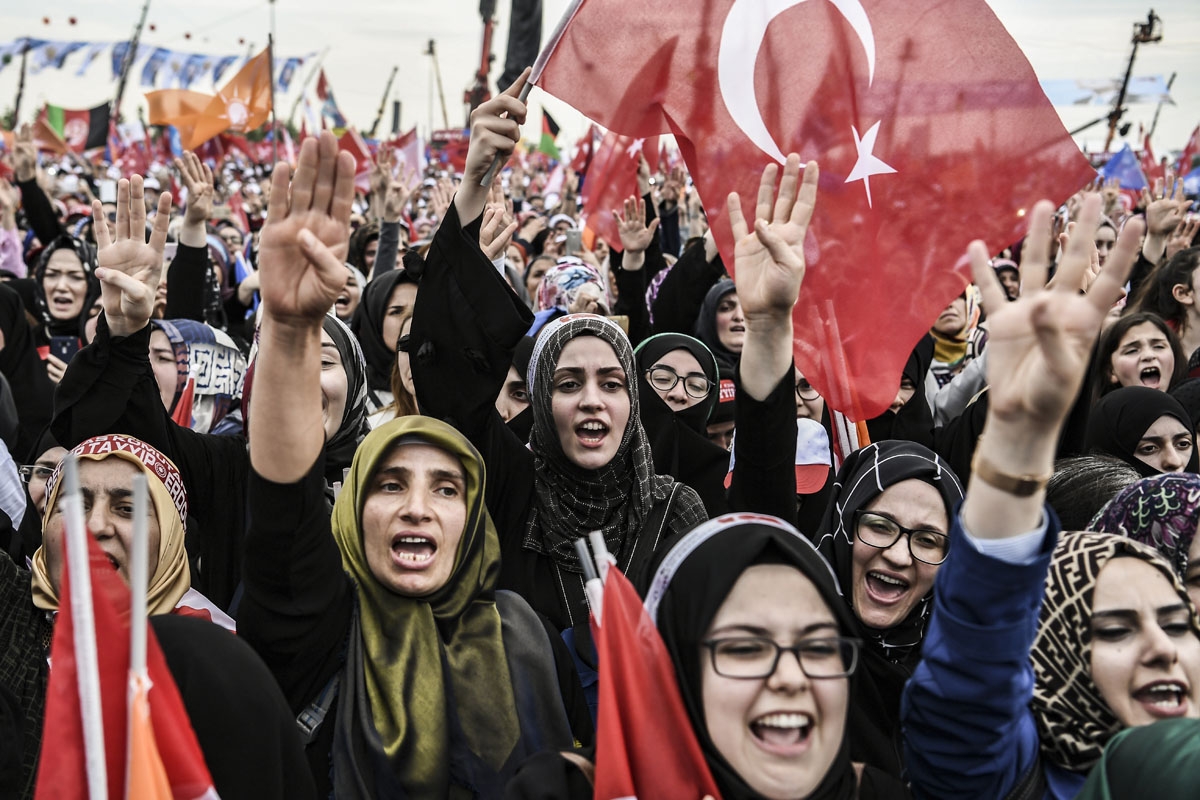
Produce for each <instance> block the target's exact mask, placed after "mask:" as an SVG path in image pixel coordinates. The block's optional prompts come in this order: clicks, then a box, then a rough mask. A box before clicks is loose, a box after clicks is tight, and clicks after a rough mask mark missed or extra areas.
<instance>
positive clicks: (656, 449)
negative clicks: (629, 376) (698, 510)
mask: <svg viewBox="0 0 1200 800" xmlns="http://www.w3.org/2000/svg"><path fill="white" fill-rule="evenodd" d="M673 350H686V351H687V352H689V353H691V354H692V355H693V356H694V357H695V359H696V360H697V361H698V362H700V369H701V370H703V372H704V375H705V377H707V378H708V379H709V380H710V381H712V382H713V387H712V389H711V390H710V391H709V393H708V396H707V397H705V398H704V399H703V400H701V401H700V402H699V403H696V404H695V405H694V406H690V407H688V408H685V409H683V410H681V411H675V410H674V409H672V408H671V407H670V406H668V405H667V403H666V401H665V400H663V399H662V398H661V397H659V395H658V392H656V391H655V390H654V387H653V386H651V385H650V382H649V381H647V380H646V371H647V370H649V369H650V368H651V367H652V366H654V364H655V363H657V362H658V360H659V359H660V358H662V357H663V356H665V355H666V354H667V353H670V352H671V351H673ZM634 355H635V357H636V358H637V373H638V374H637V382H638V395H639V396H640V397H641V408H640V412H639V413H640V416H641V418H642V427H643V428H645V429H646V437H647V438H648V439H649V440H650V453H651V455H652V456H653V457H654V471H655V472H657V473H659V474H660V475H674V476H675V479H676V480H680V481H683V482H684V483H686V484H687V485H688V486H691V487H692V488H693V489H695V490H696V492H697V493H698V494H699V495H700V499H701V500H703V501H704V507H705V508H706V509H707V510H708V514H709V516H716V515H717V514H722V513H724V512H725V510H726V509H727V508H728V504H727V503H726V502H725V474H726V473H727V472H728V471H729V451H728V450H726V449H725V448H723V447H721V446H719V445H716V444H714V443H713V442H711V441H709V438H708V435H707V434H708V430H707V423H708V417H709V415H710V414H711V413H712V410H713V408H714V407H715V406H716V405H717V400H718V395H719V394H720V378H721V376H720V373H719V372H718V371H717V360H716V359H715V358H714V357H713V354H712V353H711V352H710V351H709V349H708V348H707V347H705V346H704V344H703V343H702V342H700V341H699V340H698V339H694V338H692V337H691V336H685V335H684V334H682V333H660V334H658V335H657V336H651V337H650V338H649V339H647V340H646V341H644V342H642V343H641V344H640V345H638V347H637V350H635V351H634Z"/></svg>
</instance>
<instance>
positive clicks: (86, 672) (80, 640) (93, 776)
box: [59, 455, 108, 800]
mask: <svg viewBox="0 0 1200 800" xmlns="http://www.w3.org/2000/svg"><path fill="white" fill-rule="evenodd" d="M63 480H64V484H63V488H64V495H63V497H62V498H60V500H59V508H60V509H61V510H62V515H63V521H64V524H65V527H66V540H67V570H68V573H67V574H68V576H69V579H70V582H71V598H70V602H71V616H72V624H73V627H74V632H75V636H74V639H75V641H74V645H75V663H76V667H77V677H78V682H79V712H80V715H81V718H82V721H83V743H84V747H83V752H84V766H85V768H86V770H87V783H88V797H89V798H90V800H107V797H108V767H107V761H106V759H105V755H104V712H103V709H102V707H101V703H100V656H99V652H98V650H97V646H96V617H95V609H94V608H93V607H92V573H91V568H90V565H89V563H88V562H89V561H90V560H91V559H90V558H89V552H88V541H87V537H88V532H87V527H86V524H85V523H84V517H83V496H82V492H81V491H80V489H79V464H78V462H77V461H76V459H75V457H74V456H71V455H68V456H67V457H66V459H65V461H64V464H63Z"/></svg>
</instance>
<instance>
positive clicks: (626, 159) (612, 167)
mask: <svg viewBox="0 0 1200 800" xmlns="http://www.w3.org/2000/svg"><path fill="white" fill-rule="evenodd" d="M646 148H651V150H652V151H653V152H654V153H657V152H658V137H657V136H652V137H649V138H646V139H634V138H633V137H631V136H621V135H619V134H616V133H613V132H612V131H609V132H608V133H606V134H605V135H604V139H603V140H602V141H601V142H600V146H599V147H598V148H596V154H595V156H594V157H593V158H592V163H591V164H590V165H589V167H588V171H587V177H586V179H585V180H584V182H583V188H582V189H581V190H580V192H581V194H582V196H583V209H584V211H585V212H586V213H587V227H588V228H590V229H591V230H593V231H595V233H596V235H597V236H599V237H600V238H601V239H603V240H604V241H606V242H608V244H609V246H610V247H615V248H617V249H618V250H619V249H621V235H620V232H619V230H618V227H617V218H616V217H615V216H613V213H612V212H613V209H618V210H619V209H621V208H623V207H624V205H625V199H626V198H627V197H630V196H637V194H638V182H637V173H638V163H639V158H638V157H639V156H640V155H641V154H642V153H643V151H644V150H645V149H646Z"/></svg>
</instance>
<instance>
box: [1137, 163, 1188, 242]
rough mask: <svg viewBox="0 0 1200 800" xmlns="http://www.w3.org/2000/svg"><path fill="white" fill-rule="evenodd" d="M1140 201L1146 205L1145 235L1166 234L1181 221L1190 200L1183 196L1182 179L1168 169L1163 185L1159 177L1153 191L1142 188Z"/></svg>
mask: <svg viewBox="0 0 1200 800" xmlns="http://www.w3.org/2000/svg"><path fill="white" fill-rule="evenodd" d="M1142 203H1143V204H1144V205H1145V206H1146V235H1147V236H1151V235H1154V236H1166V235H1167V234H1169V233H1171V231H1173V230H1175V229H1176V228H1177V227H1179V223H1181V222H1183V213H1184V212H1185V211H1187V207H1188V206H1190V205H1191V204H1192V201H1191V200H1188V199H1187V198H1186V197H1184V196H1183V181H1181V180H1176V179H1175V176H1174V175H1173V174H1172V173H1171V171H1170V170H1168V171H1167V179H1166V181H1165V185H1164V181H1163V179H1162V178H1159V179H1158V180H1156V181H1155V182H1154V191H1150V190H1149V189H1142Z"/></svg>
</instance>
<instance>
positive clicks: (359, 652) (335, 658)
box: [242, 133, 586, 798]
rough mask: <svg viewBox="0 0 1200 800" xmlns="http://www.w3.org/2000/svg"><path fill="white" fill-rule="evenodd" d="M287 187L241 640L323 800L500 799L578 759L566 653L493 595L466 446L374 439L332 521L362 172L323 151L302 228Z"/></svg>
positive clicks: (433, 433)
mask: <svg viewBox="0 0 1200 800" xmlns="http://www.w3.org/2000/svg"><path fill="white" fill-rule="evenodd" d="M330 162H332V163H330ZM335 165H336V166H335ZM289 172H290V170H289V169H288V168H287V167H286V166H282V167H279V168H277V169H276V171H275V173H274V174H273V176H272V180H273V184H272V190H271V205H270V207H269V210H268V220H269V221H268V223H267V225H266V226H265V227H264V228H263V235H262V250H261V256H260V270H261V274H262V303H263V308H264V315H263V322H262V329H261V336H260V343H259V354H258V360H257V363H256V371H257V376H256V380H257V381H258V382H259V383H258V387H257V388H256V390H255V392H254V394H253V395H252V397H251V410H252V413H253V415H254V416H255V417H257V416H259V415H263V416H264V417H265V418H269V419H271V420H273V422H274V424H271V425H262V426H258V425H253V424H252V425H251V427H250V443H251V444H250V456H251V462H252V466H253V473H252V475H251V478H250V490H249V492H250V506H251V519H252V523H251V528H250V531H249V534H248V537H247V539H248V541H247V554H246V567H245V576H246V598H245V601H244V604H243V612H242V613H243V618H244V620H245V622H244V626H243V633H244V635H245V637H246V639H247V640H248V641H250V642H251V644H252V645H253V646H254V647H255V649H256V650H258V651H259V653H260V654H262V655H263V657H264V660H265V661H266V662H267V663H268V664H270V665H271V666H272V669H273V671H274V673H275V676H276V678H277V679H278V680H279V682H280V685H281V686H282V687H283V689H284V694H285V695H286V696H287V698H288V700H289V703H290V704H291V706H292V708H293V710H294V711H301V710H304V709H305V708H306V706H309V705H310V704H312V706H311V707H310V708H309V711H308V712H307V714H306V719H308V720H310V722H309V725H308V727H309V730H310V739H311V740H312V741H311V743H310V746H309V755H310V765H311V766H312V768H313V775H314V779H315V780H316V781H317V783H318V788H319V791H320V792H321V793H327V792H329V791H330V790H332V791H333V793H334V796H337V797H346V798H352V797H363V798H366V797H429V798H442V797H481V798H488V797H499V796H500V792H501V790H502V788H503V785H504V782H505V781H506V780H507V777H508V776H509V775H510V774H511V773H512V772H513V771H514V770H515V768H516V765H517V764H518V763H519V762H520V761H521V760H523V759H524V758H526V757H528V756H529V755H531V754H532V753H534V752H536V751H537V750H539V749H542V748H555V749H561V748H564V747H569V746H571V744H572V741H573V735H572V729H571V726H570V718H569V716H568V710H567V705H566V703H565V702H564V699H563V693H562V691H563V690H562V689H561V688H560V684H559V677H558V675H559V673H558V664H557V662H556V661H555V652H554V641H555V640H556V638H557V637H553V636H552V634H551V632H550V631H548V630H547V629H546V627H545V626H544V625H543V624H542V622H541V621H540V620H539V619H538V617H537V616H536V615H535V614H534V613H533V611H532V610H531V609H530V608H529V606H528V605H527V604H526V603H524V602H523V601H522V600H521V599H520V598H518V597H515V596H513V595H510V594H506V593H497V592H496V587H497V580H498V577H499V572H500V561H499V559H500V549H501V548H500V542H499V539H498V537H497V535H496V530H495V528H494V526H493V525H492V523H491V519H490V517H489V516H488V513H487V509H486V507H485V505H484V493H485V490H486V484H487V481H486V478H485V471H484V465H483V461H482V459H481V458H480V456H479V454H478V452H477V451H476V450H475V449H474V448H473V447H472V446H471V444H470V443H469V442H468V441H467V440H466V439H465V438H464V437H463V436H462V435H461V434H459V433H458V432H457V431H455V430H454V429H453V428H451V427H450V426H448V425H446V424H444V423H441V422H438V421H436V420H431V419H428V418H424V417H405V418H402V419H398V420H395V421H393V422H390V423H387V424H386V425H384V426H382V427H381V428H379V429H377V430H375V431H374V432H372V433H371V434H370V435H368V436H367V438H366V439H365V440H364V441H363V443H362V445H361V446H360V447H359V449H358V452H357V453H356V454H355V458H354V462H353V464H352V466H351V468H350V471H349V473H348V474H347V476H346V481H345V485H344V486H343V488H342V490H341V492H340V494H339V495H338V499H337V502H336V503H335V505H334V509H333V517H332V520H331V519H330V516H329V509H328V505H327V504H326V501H325V499H324V493H323V492H322V491H321V489H322V486H323V483H324V470H323V455H322V451H323V448H324V437H323V435H322V434H321V432H320V425H319V420H320V419H321V414H322V410H321V405H320V403H319V402H317V392H316V389H317V387H318V384H319V377H320V372H321V366H320V354H321V319H322V315H323V314H324V310H325V309H327V308H329V306H330V305H331V304H332V300H333V298H334V297H336V294H337V292H338V291H339V290H340V288H341V284H342V282H344V280H345V268H344V267H343V266H342V261H341V258H340V253H339V252H337V251H338V250H339V249H340V248H342V247H344V246H345V241H346V240H345V237H346V232H345V231H346V228H345V226H346V223H347V221H348V217H349V213H350V206H351V199H352V197H353V165H352V162H350V161H349V160H348V159H347V158H345V157H339V154H338V152H337V147H336V143H335V140H334V138H333V136H332V135H331V134H328V133H326V134H323V135H322V137H321V139H320V142H319V143H318V142H317V141H314V140H308V141H306V142H305V143H304V145H303V147H302V149H301V153H300V164H299V168H298V169H297V172H296V177H295V181H294V182H293V183H292V186H291V193H290V194H291V198H292V201H291V202H292V205H291V208H290V209H289V207H288V206H289V199H288V195H289V192H288V179H289ZM318 174H320V175H322V176H323V177H322V178H321V179H318V178H317V176H318ZM314 184H315V188H314ZM306 198H307V201H308V202H309V203H315V205H314V206H313V207H312V208H308V207H301V206H300V205H299V204H300V203H302V202H304V201H305V199H306ZM314 231H316V232H317V233H320V234H323V235H324V236H325V237H326V240H327V241H326V242H325V243H322V242H321V241H320V240H318V239H317V238H316V235H314ZM331 247H332V248H333V249H331ZM331 533H332V535H331ZM568 672H569V670H568ZM585 718H586V717H585ZM585 727H586V725H585Z"/></svg>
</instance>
